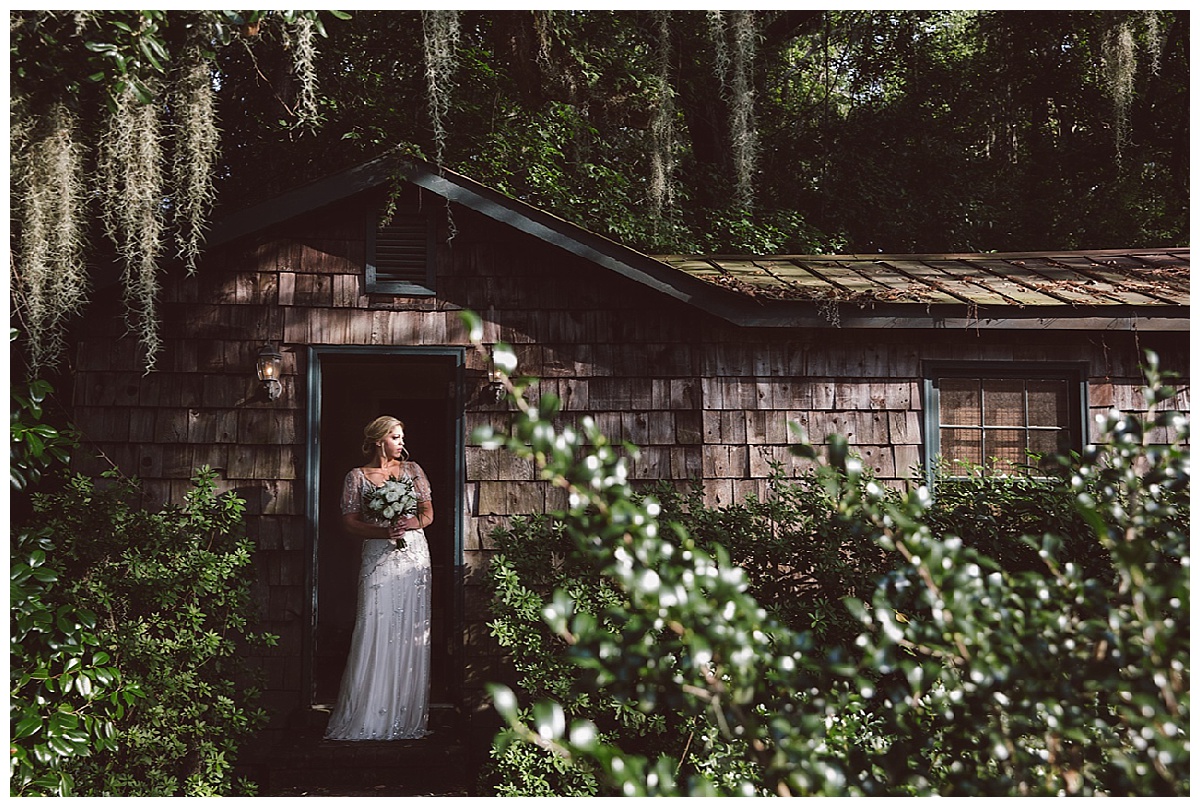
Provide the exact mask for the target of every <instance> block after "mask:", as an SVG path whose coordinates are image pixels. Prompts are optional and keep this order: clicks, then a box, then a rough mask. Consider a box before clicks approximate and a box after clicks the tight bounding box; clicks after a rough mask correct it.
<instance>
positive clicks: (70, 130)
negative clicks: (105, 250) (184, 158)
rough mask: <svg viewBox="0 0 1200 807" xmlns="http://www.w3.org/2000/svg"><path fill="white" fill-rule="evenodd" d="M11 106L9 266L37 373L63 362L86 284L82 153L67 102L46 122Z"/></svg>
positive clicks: (30, 359)
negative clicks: (15, 232) (16, 252)
mask: <svg viewBox="0 0 1200 807" xmlns="http://www.w3.org/2000/svg"><path fill="white" fill-rule="evenodd" d="M21 106H22V104H21V103H20V102H19V101H16V102H14V119H15V120H16V121H17V124H16V125H15V126H14V127H13V131H12V133H11V134H12V138H13V155H14V160H13V190H14V191H15V193H14V197H15V200H14V201H15V202H16V208H17V209H16V210H15V211H14V212H15V214H16V224H17V227H18V229H19V233H20V235H19V244H20V247H19V249H20V255H21V261H20V262H19V263H18V262H17V261H15V260H14V261H13V262H12V263H11V270H12V291H13V297H14V300H15V302H16V306H15V310H14V313H15V314H16V315H17V317H18V319H19V321H20V322H21V324H22V326H23V327H24V330H25V333H26V335H27V337H28V340H27V341H28V345H29V352H28V362H29V370H30V373H31V374H32V375H37V374H38V372H39V371H40V370H42V369H45V368H50V367H53V366H55V365H56V364H57V363H58V360H59V358H60V356H61V355H62V352H63V349H64V347H65V341H64V330H65V324H66V319H67V317H68V316H70V315H72V314H75V313H77V312H78V311H79V309H80V308H81V307H82V306H83V303H84V300H85V297H86V291H87V287H88V278H87V271H86V266H85V263H84V258H83V254H84V246H85V237H84V233H85V231H86V224H85V215H86V212H85V211H86V208H87V202H86V193H87V188H86V184H85V182H84V172H83V156H84V148H83V146H82V145H81V144H80V143H79V142H78V140H77V139H76V121H75V118H74V116H72V115H71V114H70V112H68V110H67V109H66V107H65V106H64V105H62V104H55V105H54V106H53V107H52V108H51V110H50V111H49V113H48V114H47V115H46V116H45V117H44V119H42V120H34V119H32V118H29V117H28V116H26V115H24V114H22V112H21V110H20V107H21Z"/></svg>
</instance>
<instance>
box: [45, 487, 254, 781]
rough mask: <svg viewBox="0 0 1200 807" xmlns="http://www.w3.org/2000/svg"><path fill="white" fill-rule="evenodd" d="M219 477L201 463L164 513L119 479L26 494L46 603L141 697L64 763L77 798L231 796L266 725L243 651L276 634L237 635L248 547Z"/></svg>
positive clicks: (234, 502)
mask: <svg viewBox="0 0 1200 807" xmlns="http://www.w3.org/2000/svg"><path fill="white" fill-rule="evenodd" d="M215 476H216V475H215V472H213V471H211V470H208V469H206V468H205V469H201V470H200V471H198V472H197V474H196V475H195V476H194V477H193V479H192V485H193V487H192V489H191V491H190V492H189V493H188V494H187V495H186V497H185V499H186V500H185V503H184V504H183V506H182V507H178V506H170V507H167V508H165V509H163V510H162V511H160V512H148V511H146V510H144V509H142V508H140V507H139V506H138V504H137V503H138V501H139V499H140V491H139V489H138V486H137V484H136V483H135V482H132V481H129V480H124V479H118V478H116V477H115V475H106V476H105V477H103V478H102V479H101V480H99V482H97V481H95V480H92V479H89V478H86V477H82V476H75V477H72V478H70V479H69V480H68V481H67V483H66V485H65V486H64V487H63V488H62V489H61V490H59V491H56V492H54V493H50V494H43V495H37V496H35V497H34V508H35V515H34V521H35V522H36V523H37V524H38V525H39V528H40V530H41V532H40V534H42V535H47V536H53V537H54V553H53V566H54V568H55V569H56V571H57V579H58V581H59V583H58V585H57V587H56V588H55V589H54V590H53V591H52V592H51V594H52V595H53V596H52V597H50V596H48V595H46V594H43V599H48V600H52V602H48V603H47V605H49V606H51V607H55V608H57V609H69V610H70V609H73V610H74V611H75V612H76V613H81V614H94V619H89V620H88V622H87V623H85V624H88V625H92V624H94V636H95V640H96V641H95V645H96V646H95V648H94V654H95V656H94V657H95V658H103V659H105V660H106V661H107V662H108V666H107V667H106V669H111V668H115V669H117V670H119V671H120V674H121V676H122V679H123V680H124V681H126V682H127V684H128V686H129V687H130V688H131V689H132V690H133V691H137V692H140V694H141V696H142V697H141V698H140V699H138V700H136V701H132V700H131V699H130V698H128V697H127V696H126V697H124V698H123V700H122V704H123V706H124V713H123V714H120V713H118V714H116V715H114V718H115V719H114V721H113V722H114V724H115V732H113V733H112V734H111V735H109V738H110V739H111V741H106V742H104V743H97V744H95V746H94V747H93V748H92V749H91V751H92V753H90V754H88V755H86V756H75V757H71V758H70V759H67V760H65V761H64V762H63V765H62V767H63V769H64V770H65V771H66V772H67V773H68V774H69V775H70V776H71V777H72V778H73V780H74V784H75V790H76V791H77V792H79V793H81V794H87V795H106V796H172V795H189V796H199V795H228V794H230V793H232V792H233V791H234V789H235V783H234V782H232V781H231V777H230V771H231V767H232V764H233V757H234V755H235V754H236V751H237V748H238V744H239V742H240V741H241V740H242V739H244V738H245V737H247V736H248V735H249V734H250V732H252V731H253V730H254V729H255V728H256V727H257V726H259V725H260V724H261V723H262V722H263V720H264V718H265V715H264V713H263V712H262V711H261V710H259V709H256V708H254V707H253V705H252V704H253V702H254V700H255V698H256V691H255V689H254V687H253V686H252V685H251V681H250V678H249V677H248V674H247V672H246V671H245V670H244V669H243V665H242V664H241V663H240V661H239V653H240V652H243V651H244V650H245V648H246V646H247V644H248V643H255V642H270V641H272V640H273V637H270V636H262V635H254V634H252V633H251V632H249V631H248V629H247V625H248V618H249V616H250V615H251V613H252V602H251V599H250V582H251V579H250V575H249V571H250V553H251V550H252V546H253V545H252V543H251V542H250V541H248V540H247V539H245V538H244V537H243V536H242V534H241V526H242V514H243V510H244V502H243V501H242V500H241V499H239V498H237V497H236V496H233V495H229V494H226V495H221V496H218V495H217V494H216V489H215ZM95 663H98V662H95ZM76 680H77V681H78V679H76ZM60 689H65V686H60ZM110 700H111V698H110ZM80 741H81V742H82V741H83V740H82V738H81V740H80Z"/></svg>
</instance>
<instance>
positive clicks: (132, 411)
mask: <svg viewBox="0 0 1200 807" xmlns="http://www.w3.org/2000/svg"><path fill="white" fill-rule="evenodd" d="M397 177H399V178H400V179H401V182H400V190H399V193H398V195H397V196H395V197H394V202H395V212H394V216H393V217H392V218H391V219H390V221H389V222H388V223H387V224H385V225H381V224H380V220H381V211H382V210H383V209H384V206H385V205H386V204H388V201H389V194H390V193H391V192H392V191H393V190H394V189H395V185H394V181H395V180H396V178H397ZM1188 260H1189V250H1188V249H1187V248H1182V249H1153V250H1102V251H1083V252H1047V253H1037V254H1020V255H1015V254H983V255H849V256H799V257H798V256H737V257H722V256H675V255H672V256H649V255H644V254H641V253H638V252H636V251H634V250H631V249H628V248H626V247H624V246H621V245H620V244H617V243H614V242H612V241H610V240H607V239H605V238H602V237H599V236H597V235H595V234H593V233H590V232H587V231H585V230H583V229H581V228H579V227H577V226H575V225H572V224H571V223H569V222H566V221H563V220H561V219H558V218H555V217H554V216H551V215H549V214H547V213H545V212H543V211H540V210H538V209H536V208H534V207H531V206H530V205H527V204H525V203H523V202H520V201H518V200H515V199H512V198H508V197H506V196H504V195H501V194H499V193H496V192H494V191H492V190H490V189H488V188H486V187H484V186H482V185H480V184H478V183H476V182H473V181H472V180H470V179H468V178H466V177H464V176H461V175H458V174H455V173H452V172H450V171H445V170H439V169H437V168H435V167H433V166H430V165H428V164H424V163H420V162H415V161H402V162H398V161H394V160H391V159H380V160H376V161H373V162H370V163H366V164H364V165H361V166H359V167H357V168H354V169H352V170H348V171H345V172H343V173H340V174H337V175H336V176H331V177H328V178H326V179H323V180H321V181H319V182H316V183H314V184H311V185H309V186H307V187H303V188H301V189H299V190H297V191H295V192H293V193H290V194H287V195H285V196H282V197H280V198H277V199H274V200H272V201H271V202H269V203H267V204H262V205H259V206H257V207H255V208H253V209H250V210H247V211H244V212H243V213H241V214H240V215H237V216H234V217H233V218H231V219H229V220H227V221H224V222H222V223H220V224H219V225H218V226H216V227H215V228H214V230H213V231H212V233H211V238H210V240H209V244H208V248H207V252H206V256H205V259H204V262H203V264H202V266H201V269H200V271H199V272H198V273H197V274H196V275H195V276H194V277H182V276H180V277H176V278H174V279H171V280H169V281H168V282H167V283H166V285H165V287H164V289H163V293H162V297H161V299H162V320H163V334H162V335H163V349H162V352H161V354H160V356H159V359H158V363H157V370H156V371H155V372H153V373H151V374H149V375H146V374H144V372H143V369H144V368H143V357H142V355H141V354H140V352H139V348H138V347H137V345H136V342H135V341H134V339H133V338H131V337H128V336H124V335H123V334H124V328H123V324H122V322H121V320H120V318H119V314H118V312H117V311H116V306H104V305H101V304H97V305H94V306H93V307H92V310H91V312H90V313H89V314H88V315H87V317H88V319H87V321H86V327H85V328H83V329H81V334H82V335H81V336H80V338H79V340H78V346H77V347H78V349H77V353H76V356H75V361H74V368H73V369H74V372H75V387H74V391H73V397H74V407H75V410H74V411H75V419H76V422H77V424H78V425H79V427H80V428H81V429H82V430H83V432H84V433H85V434H86V435H87V436H88V439H89V441H90V443H91V444H94V445H95V446H96V447H97V448H98V449H100V450H101V451H102V452H103V454H104V455H105V457H106V458H108V459H109V460H112V461H115V462H116V463H117V464H118V465H119V466H120V467H121V468H122V469H124V470H126V471H127V472H128V473H130V474H133V475H136V476H138V477H139V478H141V479H142V480H144V481H145V486H146V490H147V492H148V496H149V497H150V498H151V499H152V500H154V501H166V500H169V499H174V500H178V499H179V497H180V496H181V494H182V493H183V491H184V489H185V488H186V486H187V484H188V483H187V480H188V478H189V477H190V476H191V474H192V472H193V469H195V468H197V467H199V466H201V465H209V466H212V467H214V468H216V469H218V470H219V472H220V475H221V479H222V480H223V485H224V487H225V488H227V489H234V490H237V491H238V492H239V493H240V494H241V495H242V496H244V497H246V498H247V500H248V501H249V513H250V515H249V532H250V534H251V536H252V537H253V538H254V540H255V542H256V544H257V547H258V552H257V554H256V564H257V570H258V589H257V590H258V592H259V596H260V598H261V604H262V616H263V625H262V627H263V628H264V629H266V630H269V631H271V632H273V633H276V634H278V635H279V636H280V637H281V641H280V643H279V645H278V647H277V648H273V649H271V650H269V651H266V652H267V655H265V656H264V657H263V658H262V659H261V662H262V666H263V668H264V669H265V671H266V673H267V680H268V688H267V693H266V694H267V704H266V705H267V707H268V709H269V710H270V712H271V714H272V716H273V722H272V724H271V727H270V731H271V732H277V733H278V734H277V735H268V739H269V737H270V736H281V737H282V736H283V735H285V734H286V733H287V732H288V731H289V730H291V729H292V728H294V727H295V726H297V725H311V723H312V719H313V715H314V714H315V715H317V718H318V719H319V715H320V710H321V708H322V707H324V706H327V705H328V704H331V703H332V702H333V700H334V698H335V697H336V690H337V685H338V681H339V678H340V675H341V670H342V665H343V661H344V658H345V655H346V652H347V647H348V642H349V634H350V630H351V626H352V621H353V613H354V602H355V592H354V569H355V567H356V563H357V554H358V548H357V545H356V543H355V542H353V541H350V540H348V539H346V538H345V537H343V536H342V535H341V534H340V531H339V527H338V522H339V510H338V497H339V493H340V489H341V483H342V479H343V477H344V474H345V473H346V471H347V470H348V469H349V468H350V467H351V466H353V465H356V464H359V463H360V462H361V455H360V454H359V444H360V442H361V430H362V427H363V426H364V425H365V424H366V423H367V422H368V421H370V420H371V419H372V418H374V417H375V416H377V415H379V414H383V413H387V414H393V415H395V416H396V417H399V418H400V419H401V420H403V421H404V422H405V424H406V432H407V438H408V446H409V450H410V451H411V453H412V456H413V458H414V459H415V460H417V461H418V462H419V463H421V465H422V466H423V467H424V468H425V470H426V472H427V473H428V475H429V476H430V479H431V482H432V485H433V490H434V504H435V507H436V512H437V519H436V521H435V523H434V525H433V526H432V527H431V528H430V529H429V530H428V531H427V532H428V535H429V538H430V543H431V546H432V547H433V551H434V564H435V566H434V575H435V581H436V588H435V591H434V597H435V609H436V613H437V617H436V620H435V625H434V641H435V652H434V676H433V680H434V692H433V697H434V701H435V703H437V704H438V705H439V708H441V709H443V710H446V711H448V712H453V713H463V714H466V713H470V712H471V711H472V710H474V709H476V708H477V707H478V706H479V705H480V704H481V703H482V702H483V700H484V695H483V691H484V690H483V687H484V685H485V684H486V682H488V681H489V680H495V675H496V672H497V668H496V665H497V664H498V661H497V659H496V658H495V656H494V654H493V652H492V651H491V650H490V644H489V642H488V638H487V629H486V627H485V625H484V622H485V620H486V602H485V598H484V596H483V588H482V582H483V579H482V578H483V575H482V572H483V569H484V567H485V564H486V562H487V558H488V551H489V534H490V533H491V531H492V530H493V529H494V528H495V527H496V526H497V525H499V524H503V523H505V521H506V520H507V519H508V518H509V517H511V516H513V515H515V514H524V513H531V512H539V511H544V510H546V509H547V508H553V507H555V506H556V504H557V503H558V500H557V498H556V494H555V492H553V491H551V490H550V489H548V488H547V485H546V484H544V483H542V482H540V481H538V480H537V479H536V476H535V473H534V471H533V469H532V468H531V467H530V466H529V464H527V463H525V462H522V461H518V460H515V459H513V458H512V457H510V456H507V455H506V454H504V453H497V452H490V451H486V450H483V449H482V448H480V447H478V446H476V445H472V444H471V440H470V434H471V433H472V431H473V430H474V429H475V427H477V426H480V425H481V424H494V425H496V426H498V427H501V428H503V427H504V425H505V422H506V418H507V417H508V407H507V405H506V404H505V403H503V402H501V403H497V402H494V400H493V399H492V398H491V397H490V396H489V395H488V386H489V385H488V381H489V378H488V370H489V368H488V364H487V357H486V354H483V355H481V354H480V353H479V352H477V351H475V350H473V349H471V348H470V346H469V345H468V343H467V333H466V331H465V329H464V327H463V325H462V324H461V322H460V319H459V312H460V311H461V310H462V309H471V310H473V311H475V312H476V313H478V314H479V315H481V316H482V317H483V318H484V321H485V338H486V341H488V342H499V341H503V342H507V343H509V344H511V345H513V346H514V348H515V350H516V353H517V356H518V359H519V362H520V370H521V372H522V373H524V374H529V375H532V376H536V377H537V378H538V379H540V381H539V382H537V384H536V385H535V387H534V389H535V390H536V391H537V392H549V393H554V394H555V395H557V396H559V398H561V400H562V402H563V417H564V418H569V417H575V416H578V415H581V414H583V413H587V414H590V415H592V416H593V417H594V418H595V419H596V420H597V421H598V422H599V424H600V426H601V428H602V430H603V431H604V432H605V433H606V434H607V435H608V436H609V437H611V438H614V439H621V440H627V441H630V442H632V443H635V444H637V445H638V446H640V447H641V452H640V455H639V457H638V458H637V460H636V461H635V462H633V463H632V466H631V473H632V476H633V478H634V479H636V480H646V481H649V480H658V479H668V480H675V481H677V482H679V483H681V484H683V483H686V482H688V481H689V480H693V479H699V480H702V483H703V486H704V490H705V492H706V495H707V498H708V500H709V501H710V502H711V503H713V504H726V503H730V502H734V501H737V500H739V499H740V498H741V497H744V496H745V495H746V494H748V493H757V494H763V493H765V491H766V485H767V480H768V477H769V476H770V474H771V468H772V463H782V465H783V467H784V468H785V469H790V468H791V467H792V466H791V463H792V462H793V460H792V458H791V456H790V454H789V452H788V446H789V444H790V443H792V442H794V441H795V438H794V436H792V435H791V434H790V433H789V429H788V425H787V424H788V421H796V422H798V423H800V424H802V425H803V426H804V427H805V428H806V430H807V432H808V434H809V435H810V436H811V437H812V438H813V439H814V441H815V442H818V443H819V442H821V441H822V439H823V437H824V436H825V435H827V434H830V433H838V434H842V435H845V436H846V437H847V438H848V439H849V441H850V443H851V445H852V446H853V448H854V449H855V450H856V451H857V452H858V453H859V454H860V455H861V457H862V458H863V460H864V462H865V464H866V465H867V466H868V467H869V468H870V469H871V470H872V471H873V472H874V473H875V475H876V476H877V477H878V478H880V479H883V480H887V481H889V482H890V483H892V484H896V485H900V484H905V483H906V482H907V481H910V480H912V479H913V478H914V474H916V473H918V472H917V471H916V470H915V469H917V468H918V467H920V466H922V465H923V464H924V463H927V462H928V461H929V460H930V459H931V458H934V457H939V456H943V457H947V458H951V459H964V460H971V461H976V462H980V461H984V460H990V458H995V457H998V458H1008V459H1016V458H1019V457H1021V456H1023V454H1024V450H1025V449H1026V448H1032V449H1035V450H1046V449H1062V448H1079V447H1081V446H1082V445H1083V444H1084V443H1085V442H1086V441H1087V440H1089V439H1090V436H1089V423H1090V422H1091V417H1090V416H1091V415H1092V414H1094V413H1096V412H1098V411H1101V410H1104V409H1107V408H1109V407H1113V406H1116V407H1120V408H1123V409H1126V410H1138V409H1139V408H1141V407H1142V401H1141V398H1140V393H1139V391H1138V388H1139V385H1140V383H1141V378H1140V371H1139V362H1140V357H1141V356H1142V352H1143V351H1144V350H1147V349H1153V350H1155V351H1157V352H1158V354H1159V355H1160V357H1161V358H1162V360H1163V364H1164V366H1166V367H1168V368H1170V369H1173V370H1175V371H1178V372H1180V373H1181V374H1183V378H1182V379H1181V381H1182V390H1183V392H1181V394H1180V395H1179V397H1178V401H1177V403H1178V408H1181V409H1184V410H1186V409H1187V408H1188V395H1187V391H1186V390H1187V377H1186V373H1187V365H1188V361H1187V360H1188V338H1189V309H1188V285H1189V284H1188ZM264 346H273V347H275V348H276V349H278V351H279V352H280V353H281V355H282V372H281V376H280V380H281V381H282V386H281V391H280V394H279V395H278V397H276V398H273V399H272V398H271V397H269V396H268V395H267V393H266V390H265V388H264V385H263V384H262V383H260V381H259V379H258V378H257V377H256V371H255V367H256V360H257V358H258V356H259V354H260V351H261V350H262V348H263V347H264ZM77 466H78V467H77V470H79V471H83V472H96V471H100V470H102V469H103V461H102V460H100V459H93V460H89V459H87V458H86V457H83V458H80V459H79V460H78V461H77ZM314 710H315V711H314Z"/></svg>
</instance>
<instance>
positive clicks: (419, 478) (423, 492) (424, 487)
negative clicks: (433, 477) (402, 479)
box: [405, 462, 433, 502]
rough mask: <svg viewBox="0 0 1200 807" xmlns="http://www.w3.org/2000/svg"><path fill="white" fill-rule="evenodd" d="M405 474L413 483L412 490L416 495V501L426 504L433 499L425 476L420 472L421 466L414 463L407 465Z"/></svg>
mask: <svg viewBox="0 0 1200 807" xmlns="http://www.w3.org/2000/svg"><path fill="white" fill-rule="evenodd" d="M405 472H406V473H407V474H408V476H409V478H410V479H412V481H413V489H414V490H415V491H416V494H417V501H419V502H428V501H431V500H432V499H433V493H432V492H431V491H430V488H429V479H428V477H426V476H425V471H423V470H421V466H420V465H417V464H416V463H415V462H409V463H407V467H406V468H405Z"/></svg>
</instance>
